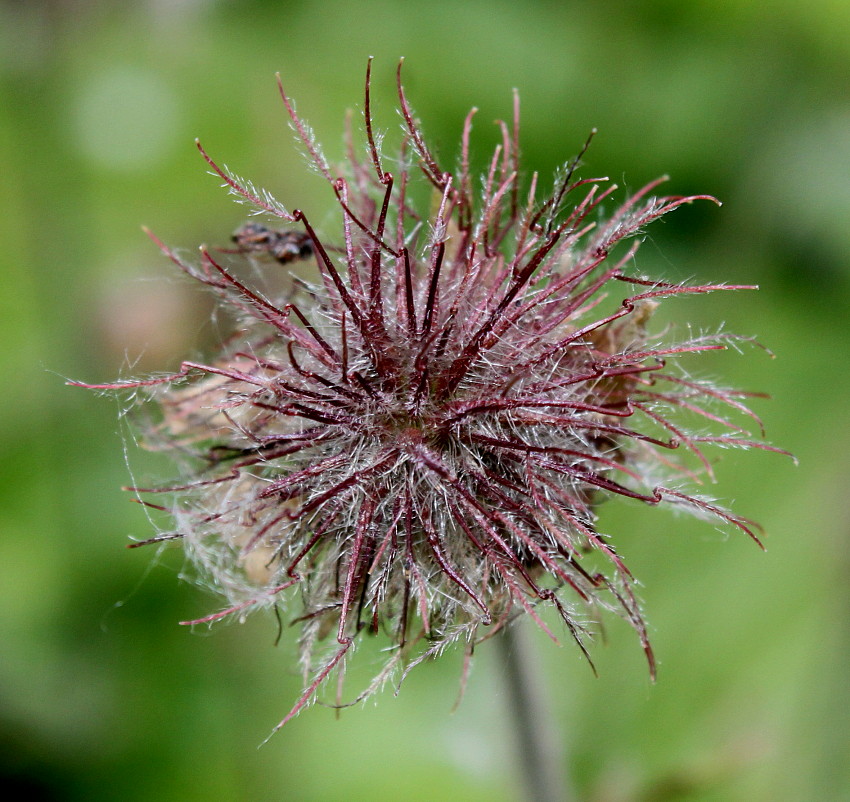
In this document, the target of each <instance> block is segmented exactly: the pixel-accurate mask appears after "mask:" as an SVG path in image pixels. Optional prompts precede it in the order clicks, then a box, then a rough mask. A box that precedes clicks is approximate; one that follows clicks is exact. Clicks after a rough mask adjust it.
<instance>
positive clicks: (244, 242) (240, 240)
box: [233, 223, 313, 265]
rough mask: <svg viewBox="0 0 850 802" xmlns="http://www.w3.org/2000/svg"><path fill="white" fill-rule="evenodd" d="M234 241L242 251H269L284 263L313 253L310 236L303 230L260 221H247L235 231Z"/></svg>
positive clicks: (304, 257)
mask: <svg viewBox="0 0 850 802" xmlns="http://www.w3.org/2000/svg"><path fill="white" fill-rule="evenodd" d="M233 241H234V242H235V243H236V244H237V245H238V246H239V248H240V250H242V251H250V252H253V253H267V254H270V255H271V256H272V257H274V258H275V259H276V260H277V261H278V262H280V263H281V264H282V265H285V264H289V263H290V262H294V261H296V260H298V259H309V258H310V257H311V256H312V255H313V243H312V241H311V240H310V236H309V235H308V234H305V233H304V232H302V231H292V230H286V229H284V230H279V231H276V230H275V229H272V228H266V226H263V225H260V224H259V223H245V225H244V226H242V227H240V228H238V229H236V231H234V232H233Z"/></svg>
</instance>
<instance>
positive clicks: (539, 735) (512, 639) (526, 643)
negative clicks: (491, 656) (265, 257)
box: [494, 621, 575, 802]
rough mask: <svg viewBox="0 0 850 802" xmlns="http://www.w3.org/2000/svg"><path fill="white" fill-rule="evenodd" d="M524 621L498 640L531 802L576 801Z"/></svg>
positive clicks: (511, 713) (525, 788) (505, 631)
mask: <svg viewBox="0 0 850 802" xmlns="http://www.w3.org/2000/svg"><path fill="white" fill-rule="evenodd" d="M522 624H523V622H522V621H515V622H514V623H513V624H511V625H510V626H507V627H505V628H504V630H503V631H502V633H501V634H500V635H499V636H498V637H496V638H495V639H494V640H496V641H497V642H498V644H499V645H498V649H499V657H500V661H501V663H502V668H503V673H504V677H505V685H506V689H507V696H508V704H509V706H510V716H511V719H512V723H513V727H512V729H513V731H514V737H515V742H516V755H517V759H518V762H519V766H520V771H521V774H522V780H523V790H524V792H525V798H526V799H528V800H529V802H571V800H574V799H575V796H574V794H573V793H572V790H571V789H570V788H569V787H568V784H567V781H566V778H565V776H564V771H563V768H564V761H563V750H562V749H561V748H560V738H559V737H558V730H557V728H556V726H555V723H554V721H553V719H552V715H551V709H550V706H549V705H548V704H547V694H546V692H545V687H544V680H543V676H542V672H541V670H540V666H539V663H538V661H537V660H536V659H535V653H534V649H533V644H532V643H530V639H529V638H528V633H527V632H526V631H525V629H524V628H523V626H522Z"/></svg>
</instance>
